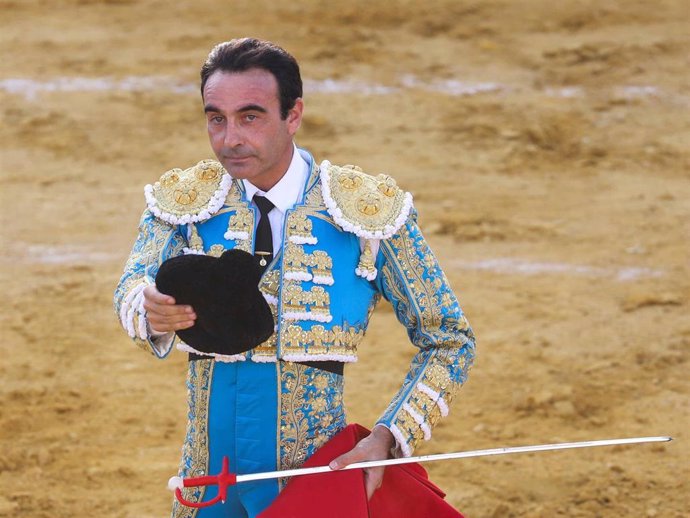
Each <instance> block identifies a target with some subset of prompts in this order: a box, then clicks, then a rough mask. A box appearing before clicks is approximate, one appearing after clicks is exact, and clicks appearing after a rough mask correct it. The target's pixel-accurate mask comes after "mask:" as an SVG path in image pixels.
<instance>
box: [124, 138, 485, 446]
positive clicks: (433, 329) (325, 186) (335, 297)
mask: <svg viewBox="0 0 690 518" xmlns="http://www.w3.org/2000/svg"><path fill="white" fill-rule="evenodd" d="M300 152H301V153H302V155H303V156H304V158H305V160H307V162H308V163H309V164H310V175H309V178H308V180H307V182H306V186H305V190H304V193H303V196H302V199H301V201H300V202H298V203H297V204H296V205H295V207H294V208H293V209H291V210H289V211H288V212H287V213H286V215H285V227H284V234H283V244H282V248H281V249H280V250H279V251H278V252H277V253H276V255H275V257H274V258H273V261H272V263H271V264H270V265H269V266H268V268H267V269H266V272H265V273H264V275H263V277H262V279H261V281H260V284H259V289H260V290H261V292H262V293H263V295H264V297H265V298H266V300H267V301H268V303H269V305H270V307H271V309H272V311H273V315H274V319H275V333H274V334H273V335H272V336H271V338H270V339H269V340H267V341H266V342H264V343H263V344H261V345H259V346H258V347H256V348H254V349H252V350H251V351H248V352H246V353H243V354H240V355H235V356H225V357H221V356H218V355H217V356H216V360H217V361H244V360H250V361H255V362H275V361H278V360H282V361H325V360H335V361H341V362H354V361H356V360H357V347H358V345H359V344H360V342H361V341H362V338H363V337H364V333H365V331H366V328H367V324H368V321H369V317H370V316H371V313H372V311H373V309H374V307H375V305H376V303H377V302H378V300H379V298H380V296H383V297H384V298H385V299H386V300H388V301H389V302H390V303H391V304H392V306H393V308H394V310H395V313H396V315H397V318H398V320H399V321H400V322H401V323H402V324H403V325H404V326H405V327H406V328H407V331H408V335H409V337H410V340H411V342H412V343H413V344H414V345H415V346H416V347H417V348H418V352H417V354H416V355H415V356H414V358H413V360H412V364H411V367H410V370H409V372H408V374H407V376H406V378H405V380H404V382H403V384H402V387H401V389H400V390H399V391H398V393H397V394H396V396H395V397H394V398H393V400H392V402H391V404H390V405H389V406H388V408H387V409H386V411H385V412H384V414H383V415H382V416H381V418H380V419H379V421H378V423H377V424H383V425H384V426H386V427H388V428H389V429H390V430H391V432H392V433H393V435H394V436H395V438H396V441H397V443H398V447H399V448H400V453H401V454H403V455H405V456H409V455H411V454H412V451H413V450H414V448H415V446H416V445H417V443H419V441H420V440H422V439H425V440H428V439H429V438H430V437H431V428H432V427H433V426H434V425H435V424H436V422H437V421H438V420H439V418H440V417H441V416H445V415H447V414H448V404H449V403H450V402H451V400H452V398H453V396H454V394H455V393H456V392H457V390H458V389H459V387H460V386H461V385H462V384H463V383H464V382H465V380H466V378H467V374H468V371H469V368H470V366H471V364H472V362H473V359H474V350H475V341H474V335H473V333H472V329H471V328H470V326H469V324H468V322H467V320H466V319H465V316H464V315H463V313H462V310H461V309H460V306H459V305H458V301H457V299H456V297H455V295H454V294H453V291H452V290H451V288H450V286H449V283H448V280H447V279H446V276H445V275H444V273H443V271H442V270H441V268H440V267H439V264H438V262H437V260H436V258H435V257H434V255H433V253H432V251H431V249H430V248H429V246H428V245H427V243H426V241H425V240H424V238H423V237H422V234H421V232H420V230H419V228H418V226H417V222H416V212H415V210H414V208H413V207H412V197H411V195H410V194H409V193H405V192H404V191H402V190H401V189H400V188H398V187H397V185H396V184H395V181H394V180H393V179H392V178H390V177H389V176H386V175H378V176H376V177H374V176H370V175H368V174H365V173H363V172H362V171H361V170H360V169H359V168H357V167H354V166H343V167H339V166H335V165H332V164H330V163H329V162H327V161H324V162H323V163H321V165H320V166H317V165H316V164H315V162H314V160H313V158H312V157H311V156H310V155H309V154H308V153H306V152H304V151H300ZM145 194H146V199H147V204H148V208H147V209H146V210H145V211H144V214H143V216H142V218H141V222H140V224H139V236H138V238H137V240H136V242H135V244H134V247H133V250H132V253H131V255H130V257H129V259H128V261H127V264H126V266H125V271H124V274H123V275H122V278H121V279H120V282H119V284H118V286H117V288H116V291H115V309H116V311H117V313H118V315H119V317H120V322H121V323H122V326H123V327H124V328H125V330H126V331H127V332H128V334H129V335H130V337H131V338H133V339H134V341H135V342H136V343H137V345H139V346H140V347H142V348H143V349H145V350H147V351H149V352H151V353H153V354H154V355H156V356H157V357H159V358H164V357H165V356H167V355H168V354H169V352H170V350H171V349H172V343H170V344H165V346H163V347H161V346H160V344H158V343H157V342H154V341H153V340H152V338H151V336H150V334H149V331H148V327H147V324H146V314H145V310H144V308H143V289H144V288H145V287H146V286H148V285H149V284H153V283H154V279H155V277H156V273H157V271H158V268H159V266H160V264H161V263H162V262H163V261H165V260H166V259H169V258H171V257H174V256H177V255H180V254H184V253H200V254H209V255H213V256H219V255H220V254H222V253H223V251H225V250H229V249H233V248H239V249H242V250H245V251H247V252H250V253H252V252H253V250H254V248H253V245H254V242H253V240H254V231H255V223H256V222H257V221H258V217H259V214H258V211H257V209H256V208H255V207H254V206H253V205H252V204H250V202H249V201H248V200H247V199H246V197H245V193H244V187H243V184H242V182H241V181H237V180H233V179H232V178H231V177H230V175H229V174H228V173H227V172H226V171H225V170H224V169H223V167H222V166H221V165H220V164H219V163H218V162H215V161H213V160H205V161H202V162H199V163H198V164H197V165H196V166H194V167H191V168H189V169H186V170H184V171H183V170H181V169H173V170H170V171H168V172H166V173H165V174H163V176H161V178H160V180H159V181H158V182H157V183H156V184H154V185H148V186H147V187H146V189H145ZM177 347H178V349H181V350H185V351H192V352H193V349H191V348H190V347H189V346H187V345H186V344H184V343H178V345H177Z"/></svg>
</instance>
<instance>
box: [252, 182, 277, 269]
mask: <svg viewBox="0 0 690 518" xmlns="http://www.w3.org/2000/svg"><path fill="white" fill-rule="evenodd" d="M254 203H256V206H257V207H259V212H260V213H261V218H260V219H259V225H258V226H257V227H256V243H254V255H255V256H256V259H257V261H258V264H259V270H261V273H263V272H264V271H265V270H266V267H267V266H268V263H270V262H271V261H272V260H273V234H272V232H271V222H270V221H269V220H268V213H269V212H271V209H272V208H273V207H274V205H273V203H271V200H269V199H268V198H265V197H264V196H260V195H258V194H255V195H254Z"/></svg>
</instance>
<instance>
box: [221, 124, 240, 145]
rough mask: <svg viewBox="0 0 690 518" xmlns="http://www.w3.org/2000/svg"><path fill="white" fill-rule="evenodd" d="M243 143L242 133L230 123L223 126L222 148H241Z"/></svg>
mask: <svg viewBox="0 0 690 518" xmlns="http://www.w3.org/2000/svg"><path fill="white" fill-rule="evenodd" d="M243 143H244V139H243V137H242V132H241V131H240V129H239V128H238V127H237V126H236V125H235V124H232V123H231V122H228V124H227V125H226V126H225V134H224V135H223V146H224V147H227V148H234V147H237V146H241V145H242V144H243Z"/></svg>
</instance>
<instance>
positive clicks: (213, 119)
mask: <svg viewBox="0 0 690 518" xmlns="http://www.w3.org/2000/svg"><path fill="white" fill-rule="evenodd" d="M211 122H214V123H216V124H220V123H221V122H223V117H222V116H221V115H215V116H213V117H211Z"/></svg>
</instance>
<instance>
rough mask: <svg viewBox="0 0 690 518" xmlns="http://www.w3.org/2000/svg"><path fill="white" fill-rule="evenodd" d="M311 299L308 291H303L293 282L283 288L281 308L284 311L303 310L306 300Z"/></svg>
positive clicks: (305, 307) (305, 308)
mask: <svg viewBox="0 0 690 518" xmlns="http://www.w3.org/2000/svg"><path fill="white" fill-rule="evenodd" d="M310 300H311V296H310V292H308V291H304V290H303V289H302V288H300V287H299V286H297V285H296V284H294V283H290V284H288V285H287V286H286V287H285V289H284V290H283V309H284V310H286V311H296V312H305V311H306V310H307V306H306V304H307V302H309V301H310Z"/></svg>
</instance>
